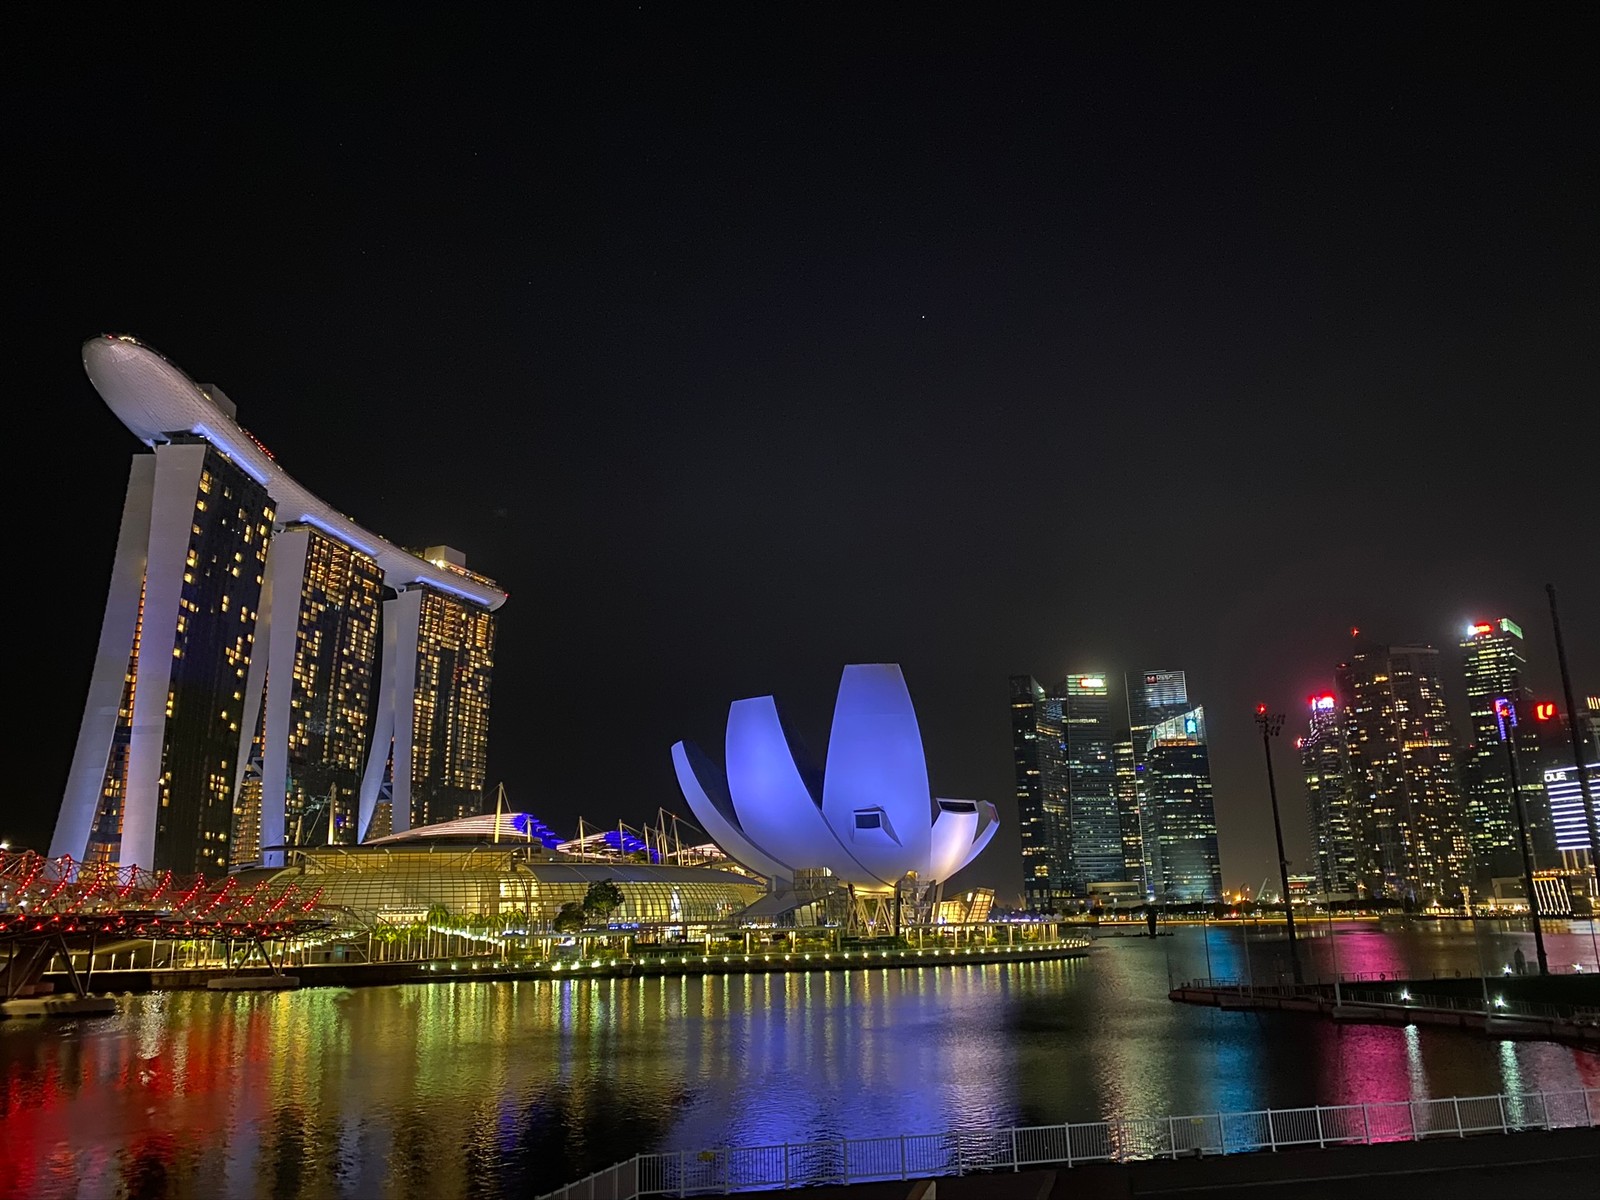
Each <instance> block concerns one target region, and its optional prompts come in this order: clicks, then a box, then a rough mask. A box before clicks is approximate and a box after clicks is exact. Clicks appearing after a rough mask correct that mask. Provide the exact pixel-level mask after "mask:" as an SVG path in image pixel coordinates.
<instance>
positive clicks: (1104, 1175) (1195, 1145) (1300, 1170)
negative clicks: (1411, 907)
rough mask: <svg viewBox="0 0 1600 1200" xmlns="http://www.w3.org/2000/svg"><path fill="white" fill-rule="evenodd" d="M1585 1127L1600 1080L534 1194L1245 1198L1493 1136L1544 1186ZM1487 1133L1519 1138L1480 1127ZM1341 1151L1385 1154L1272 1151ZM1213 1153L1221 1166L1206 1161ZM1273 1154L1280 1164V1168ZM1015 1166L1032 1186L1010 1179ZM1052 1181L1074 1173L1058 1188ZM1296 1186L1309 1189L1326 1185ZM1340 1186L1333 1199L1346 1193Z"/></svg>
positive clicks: (667, 1158) (1145, 1124)
mask: <svg viewBox="0 0 1600 1200" xmlns="http://www.w3.org/2000/svg"><path fill="white" fill-rule="evenodd" d="M1597 1127H1600V1088H1589V1089H1574V1090H1571V1091H1561V1092H1514V1093H1508V1094H1503V1095H1494V1096H1450V1097H1443V1098H1439V1099H1430V1100H1410V1101H1406V1100H1401V1101H1395V1102H1386V1103H1376V1104H1341V1105H1324V1106H1318V1107H1315V1108H1290V1109H1260V1110H1257V1111H1253V1112H1240V1113H1204V1114H1196V1115H1188V1116H1169V1117H1145V1118H1126V1119H1120V1120H1111V1121H1092V1122H1085V1123H1082V1124H1069V1125H1047V1126H1030V1127H1025V1128H1012V1129H957V1130H951V1131H949V1132H946V1133H938V1134H903V1135H900V1136H897V1137H877V1138H840V1139H836V1140H833V1141H827V1142H807V1143H787V1144H784V1145H780V1146H741V1147H724V1148H718V1149H707V1150H702V1151H697V1152H696V1151H687V1150H683V1151H676V1152H673V1151H667V1152H664V1153H659V1154H640V1155H635V1156H634V1157H633V1158H631V1159H628V1160H627V1161H626V1162H621V1163H618V1164H617V1165H616V1166H614V1167H608V1168H606V1169H605V1170H603V1171H597V1172H595V1173H594V1174H593V1175H590V1176H588V1177H587V1178H584V1179H580V1180H578V1181H576V1182H574V1183H571V1184H568V1185H567V1186H566V1187H564V1188H561V1189H559V1190H557V1191H554V1192H551V1193H549V1194H548V1196H547V1197H546V1200H633V1198H634V1197H636V1196H700V1195H716V1194H724V1193H731V1192H744V1191H757V1190H772V1189H793V1188H795V1187H796V1186H804V1187H806V1188H807V1194H815V1195H822V1194H825V1193H820V1192H813V1191H811V1190H810V1189H812V1188H815V1187H816V1186H818V1185H833V1186H834V1187H835V1188H840V1189H842V1190H838V1191H836V1192H835V1194H840V1195H847V1196H852V1197H854V1196H861V1197H869V1196H870V1197H885V1198H887V1197H891V1196H907V1195H908V1194H909V1193H908V1190H907V1187H906V1184H907V1183H908V1182H910V1181H912V1180H925V1179H930V1178H938V1179H939V1184H938V1188H939V1194H940V1195H945V1196H955V1197H963V1196H970V1197H978V1196H984V1197H989V1196H993V1197H1011V1196H1016V1197H1022V1196H1031V1197H1039V1198H1040V1200H1043V1198H1044V1197H1051V1196H1059V1197H1067V1196H1072V1197H1080V1196H1102V1195H1103V1196H1131V1195H1159V1194H1163V1193H1167V1194H1179V1193H1181V1192H1184V1191H1190V1190H1193V1191H1201V1190H1206V1191H1210V1190H1212V1189H1219V1191H1218V1192H1216V1193H1214V1194H1227V1193H1228V1192H1230V1191H1232V1190H1236V1189H1241V1188H1247V1187H1248V1188H1249V1189H1250V1190H1251V1192H1252V1194H1265V1195H1270V1194H1272V1193H1271V1192H1262V1193H1256V1190H1255V1189H1256V1185H1257V1184H1261V1185H1267V1186H1270V1185H1283V1184H1287V1183H1290V1182H1291V1181H1293V1182H1295V1183H1296V1184H1297V1186H1298V1184H1299V1183H1300V1182H1303V1181H1305V1180H1308V1179H1313V1178H1321V1179H1322V1180H1324V1181H1325V1182H1330V1181H1337V1180H1343V1181H1344V1182H1345V1183H1346V1184H1347V1185H1348V1184H1355V1183H1358V1182H1359V1181H1360V1180H1361V1179H1363V1178H1376V1177H1380V1176H1382V1175H1385V1174H1393V1175H1400V1174H1409V1173H1410V1172H1411V1171H1413V1170H1421V1171H1424V1172H1436V1173H1440V1172H1458V1171H1459V1172H1461V1173H1463V1174H1466V1173H1468V1172H1469V1169H1471V1168H1473V1167H1474V1166H1475V1165H1484V1163H1477V1164H1475V1163H1474V1162H1472V1161H1467V1160H1471V1159H1473V1158H1474V1157H1475V1155H1476V1152H1475V1151H1468V1152H1466V1153H1465V1155H1462V1154H1461V1153H1460V1152H1459V1151H1437V1150H1434V1149H1431V1148H1430V1147H1433V1146H1435V1145H1438V1144H1440V1143H1448V1144H1450V1145H1452V1146H1460V1145H1463V1144H1464V1143H1466V1142H1467V1141H1469V1140H1471V1141H1474V1142H1476V1141H1479V1140H1482V1141H1489V1140H1493V1141H1496V1142H1499V1143H1500V1147H1499V1148H1498V1149H1496V1150H1493V1151H1487V1152H1485V1154H1484V1155H1483V1156H1482V1157H1483V1158H1484V1160H1485V1162H1494V1163H1498V1164H1499V1166H1500V1167H1502V1168H1505V1167H1511V1168H1513V1169H1517V1168H1520V1167H1522V1166H1524V1165H1526V1164H1528V1163H1547V1164H1561V1163H1565V1164H1566V1166H1563V1167H1560V1168H1559V1170H1556V1172H1555V1175H1554V1176H1552V1182H1554V1181H1555V1179H1556V1178H1557V1177H1559V1178H1566V1175H1564V1174H1562V1172H1566V1171H1570V1172H1571V1173H1573V1174H1574V1175H1575V1177H1576V1178H1578V1179H1583V1178H1584V1177H1585V1175H1586V1174H1587V1175H1588V1178H1589V1179H1591V1180H1592V1178H1593V1175H1592V1167H1593V1163H1592V1162H1591V1161H1590V1160H1592V1159H1593V1158H1594V1157H1595V1156H1596V1155H1600V1144H1597V1143H1600V1133H1597V1132H1596V1129H1597ZM1558 1130H1562V1131H1570V1136H1566V1137H1563V1138H1560V1139H1558V1140H1559V1141H1560V1142H1561V1144H1562V1146H1563V1147H1564V1148H1563V1149H1562V1151H1561V1153H1559V1154H1552V1152H1551V1147H1552V1146H1554V1145H1556V1141H1554V1140H1550V1139H1548V1138H1542V1139H1538V1140H1541V1141H1543V1145H1534V1144H1533V1142H1534V1140H1535V1139H1536V1135H1535V1133H1534V1132H1533V1131H1541V1132H1542V1133H1543V1134H1545V1135H1548V1134H1550V1133H1551V1132H1553V1131H1558ZM1489 1134H1495V1135H1510V1134H1517V1135H1519V1136H1517V1137H1514V1138H1513V1137H1506V1136H1501V1137H1497V1138H1494V1139H1489V1138H1486V1137H1482V1136H1481V1135H1489ZM1520 1135H1526V1136H1520ZM1408 1145H1409V1146H1411V1147H1413V1149H1412V1151H1411V1152H1410V1153H1407V1152H1406V1151H1405V1150H1403V1149H1400V1148H1398V1147H1403V1146H1408ZM1340 1147H1342V1148H1344V1149H1345V1150H1346V1151H1368V1152H1371V1151H1381V1152H1382V1153H1381V1154H1380V1155H1378V1156H1377V1157H1370V1156H1369V1157H1366V1158H1362V1157H1361V1156H1359V1155H1357V1154H1353V1153H1346V1154H1345V1155H1343V1156H1342V1157H1343V1160H1344V1161H1343V1162H1340V1161H1339V1159H1340V1157H1341V1156H1339V1155H1338V1154H1337V1153H1336V1154H1335V1155H1333V1156H1330V1157H1328V1158H1321V1155H1320V1154H1319V1155H1310V1154H1296V1155H1293V1156H1292V1159H1294V1160H1298V1161H1291V1156H1284V1157H1281V1158H1280V1157H1279V1152H1281V1151H1293V1150H1310V1149H1315V1150H1317V1151H1319V1152H1323V1151H1328V1150H1330V1148H1340ZM1263 1151H1264V1152H1266V1153H1265V1154H1262V1153H1261V1152H1263ZM1236 1156H1237V1160H1236V1161H1235V1158H1236ZM1218 1159H1221V1160H1224V1163H1225V1164H1226V1165H1218V1166H1213V1165H1212V1164H1211V1163H1209V1162H1207V1160H1218ZM1274 1159H1276V1160H1277V1162H1276V1163H1274ZM1319 1159H1320V1161H1317V1160H1319ZM1161 1160H1165V1162H1164V1163H1163V1164H1162V1165H1163V1167H1164V1168H1165V1170H1164V1171H1162V1172H1157V1171H1155V1170H1153V1169H1152V1170H1149V1171H1146V1172H1145V1173H1144V1176H1143V1177H1144V1179H1145V1180H1147V1181H1153V1183H1154V1184H1155V1185H1159V1186H1142V1187H1141V1188H1140V1189H1138V1190H1134V1189H1133V1186H1132V1184H1131V1183H1130V1182H1129V1179H1130V1178H1131V1177H1132V1176H1131V1175H1130V1174H1129V1168H1128V1165H1127V1164H1130V1163H1144V1164H1145V1165H1146V1166H1147V1167H1153V1166H1154V1164H1155V1163H1156V1162H1159V1161H1161ZM1258 1160H1261V1161H1258ZM1251 1163H1256V1164H1257V1165H1253V1166H1252V1165H1250V1164H1251ZM1283 1163H1289V1164H1290V1165H1288V1166H1287V1167H1284V1166H1282V1165H1281V1164H1283ZM1574 1164H1575V1165H1574ZM1040 1168H1048V1169H1045V1170H1041V1169H1040ZM1119 1172H1121V1173H1122V1174H1121V1175H1119V1174H1118V1173H1119ZM1024 1173H1027V1175H1028V1176H1029V1177H1030V1181H1031V1182H1030V1183H1024V1182H1022V1180H1021V1178H1020V1177H1021V1176H1022V1175H1023V1174H1024ZM1208 1174H1209V1178H1207V1175H1208ZM952 1176H954V1177H960V1176H969V1177H973V1176H976V1177H978V1178H968V1179H966V1180H961V1179H959V1178H957V1179H956V1180H954V1181H953V1182H950V1183H949V1184H948V1186H947V1185H946V1182H945V1177H952ZM1185 1176H1187V1177H1188V1181H1187V1182H1185V1180H1184V1177H1185ZM1453 1178H1454V1177H1453V1176H1452V1180H1453ZM1119 1179H1120V1180H1121V1182H1118V1180H1119ZM1063 1180H1069V1181H1070V1182H1068V1183H1067V1184H1065V1186H1063ZM1014 1188H1016V1189H1020V1190H1013V1189H1014ZM1096 1188H1100V1189H1102V1190H1095V1189H1096ZM1452 1188H1454V1183H1453V1182H1452ZM1103 1189H1110V1190H1103ZM1118 1189H1120V1190H1118ZM1406 1190H1407V1191H1408V1192H1409V1191H1412V1190H1415V1189H1413V1188H1409V1187H1408V1188H1407V1189H1406ZM1514 1190H1521V1189H1514ZM1284 1194H1287V1193H1284ZM1294 1194H1295V1195H1296V1196H1297V1197H1305V1196H1308V1195H1313V1194H1316V1195H1320V1194H1329V1195H1332V1194H1333V1193H1309V1192H1301V1191H1296V1192H1295V1193H1294ZM1379 1194H1388V1193H1386V1192H1383V1191H1380V1192H1379ZM1457 1194H1458V1195H1464V1194H1465V1193H1457ZM1339 1195H1340V1196H1341V1197H1343V1196H1346V1195H1348V1192H1340V1193H1339Z"/></svg>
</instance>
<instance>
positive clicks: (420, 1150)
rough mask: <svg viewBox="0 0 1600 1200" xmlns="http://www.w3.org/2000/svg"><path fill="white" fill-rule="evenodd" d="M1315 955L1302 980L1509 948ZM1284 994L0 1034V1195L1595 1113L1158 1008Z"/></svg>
mask: <svg viewBox="0 0 1600 1200" xmlns="http://www.w3.org/2000/svg"><path fill="white" fill-rule="evenodd" d="M1307 932H1308V933H1309V934H1310V936H1309V937H1308V938H1307V941H1306V954H1307V958H1308V961H1309V962H1310V964H1311V967H1312V971H1313V973H1315V971H1316V969H1317V966H1318V965H1319V964H1326V963H1328V962H1331V957H1332V955H1333V954H1334V953H1335V952H1336V953H1337V954H1338V956H1339V958H1340V965H1341V967H1342V969H1343V970H1345V971H1347V972H1349V971H1357V970H1360V971H1369V972H1374V973H1376V972H1379V971H1383V972H1406V971H1409V972H1411V973H1415V974H1431V973H1434V972H1438V973H1441V974H1450V973H1453V972H1456V971H1460V972H1462V973H1465V974H1471V973H1473V970H1474V969H1475V968H1474V965H1473V964H1474V963H1475V962H1476V961H1478V960H1479V959H1480V958H1481V957H1482V956H1483V955H1484V954H1485V953H1487V954H1488V955H1489V956H1490V958H1491V960H1494V961H1498V959H1497V956H1498V957H1505V956H1507V955H1508V954H1509V953H1510V950H1511V948H1512V947H1513V943H1515V944H1520V941H1519V940H1518V938H1517V936H1516V935H1510V934H1487V933H1486V934H1485V935H1484V936H1483V937H1480V938H1479V939H1478V940H1477V941H1476V942H1474V940H1473V939H1471V938H1470V937H1464V936H1462V935H1461V934H1460V933H1459V932H1457V931H1454V930H1451V929H1448V928H1432V927H1428V926H1421V925H1419V926H1415V927H1412V928H1410V929H1407V930H1404V931H1395V930H1380V929H1378V928H1376V927H1371V926H1367V927H1345V928H1342V929H1341V930H1340V932H1339V935H1338V937H1337V938H1330V937H1328V936H1327V931H1326V930H1317V929H1315V928H1312V929H1310V930H1308V931H1307ZM1580 942H1581V943H1583V945H1584V946H1587V944H1588V938H1587V937H1583V938H1581V939H1580V938H1571V939H1569V940H1568V941H1566V942H1563V941H1560V940H1556V941H1555V943H1554V944H1553V946H1552V957H1553V958H1554V959H1555V960H1556V961H1558V962H1561V961H1564V958H1562V957H1560V956H1567V957H1571V956H1573V955H1576V954H1577V953H1578V950H1579V943H1580ZM1528 957H1529V958H1531V951H1530V952H1529V954H1528ZM1582 961H1584V962H1585V963H1586V964H1587V963H1588V962H1590V961H1591V959H1590V958H1589V957H1587V956H1586V957H1584V958H1583V959H1582ZM1208 963H1209V967H1208V965H1207V964H1208ZM1282 969H1283V959H1282V945H1281V941H1275V940H1272V935H1271V933H1270V932H1269V933H1267V934H1263V935H1261V936H1259V937H1257V936H1256V935H1252V934H1250V933H1248V931H1243V930H1240V929H1239V928H1238V927H1232V928H1215V927H1213V928H1211V929H1209V930H1203V929H1186V930H1183V931H1181V932H1180V933H1178V934H1177V935H1175V936H1174V937H1171V938H1160V939H1155V940H1145V939H1133V938H1130V939H1123V940H1117V941H1107V942H1104V943H1102V945H1101V946H1100V947H1099V948H1098V949H1097V950H1096V952H1095V955H1094V957H1093V958H1092V959H1090V960H1088V961H1079V962H1055V963H1034V964H1011V965H1006V966H999V965H990V966H972V967H948V966H947V967H928V968H921V969H918V970H915V971H901V970H887V969H880V970H862V971H849V972H829V973H821V972H819V973H815V974H807V975H747V976H739V975H735V976H726V977H710V978H706V979H640V980H587V981H586V980H563V981H561V982H559V983H544V982H524V983H465V984H436V985H423V986H415V987H399V988H369V989H356V990H349V991H345V990H331V989H311V990H307V991H303V992H299V993H294V994H276V995H268V994H254V995H252V994H238V995H222V994H214V993H204V992H179V993H167V994H163V995H154V996H145V997H135V998H130V999H128V1000H127V1001H126V1002H125V1008H124V1010H123V1012H122V1013H120V1014H119V1015H118V1016H116V1017H108V1018H102V1019H96V1020H92V1021H82V1022H69V1023H59V1024H57V1023H42V1022H22V1021H9V1022H5V1023H3V1024H0V1195H5V1196H11V1195H25V1196H31V1197H40V1198H41V1200H43V1198H51V1197H68V1196H72V1197H77V1198H78V1200H93V1198H98V1197H102V1196H105V1197H110V1196H128V1197H139V1198H142V1197H157V1196H172V1197H208V1198H209V1197H215V1196H239V1197H269V1196H270V1197H274V1198H285V1200H290V1198H293V1200H298V1198H307V1200H309V1198H313V1197H316V1198H320V1197H338V1198H349V1200H370V1198H377V1197H386V1198H387V1197H393V1198H396V1200H400V1198H410V1197H416V1198H418V1200H422V1198H424V1197H426V1198H428V1200H432V1198H433V1197H437V1196H442V1195H471V1196H476V1197H485V1198H489V1197H500V1196H506V1197H510V1196H527V1195H530V1194H535V1193H537V1192H539V1191H542V1190H545V1189H546V1188H548V1187H551V1186H554V1185H556V1184H559V1183H561V1182H565V1181H566V1180H568V1179H571V1178H573V1177H575V1176H578V1175H581V1174H584V1173H586V1172H587V1171H589V1170H592V1169H594V1168H596V1167H599V1166H604V1165H607V1164H609V1163H611V1162H613V1161H616V1160H618V1159H621V1158H626V1157H628V1156H629V1155H631V1154H633V1153H635V1152H637V1151H640V1150H651V1149H696V1150H698V1149H701V1148H703V1147H707V1146H713V1145H722V1144H734V1145H753V1144H769V1143H777V1142H784V1141H788V1142H802V1141H810V1140H814V1139H819V1138H836V1137H844V1136H855V1137H859V1136H870V1135H873V1134H891V1133H899V1132H914V1131H928V1130H936V1129H941V1128H944V1127H946V1126H949V1125H951V1124H960V1123H967V1124H975V1125H1005V1124H1011V1123H1017V1122H1021V1123H1025V1124H1035V1123H1052V1122H1059V1121H1067V1120H1092V1119H1096V1118H1098V1117H1100V1116H1104V1115H1148V1114H1165V1113H1192V1112H1210V1111H1215V1110H1218V1109H1223V1110H1240V1109H1251V1108H1259V1107H1263V1106H1269V1105H1279V1106H1282V1105H1297V1104H1308V1103H1316V1102H1321V1103H1348V1102H1358V1101H1363V1100H1369V1101H1378V1100H1399V1099H1406V1098H1420V1097H1424V1096H1441V1095H1451V1094H1459V1095H1470V1094H1481V1093H1486V1092H1496V1091H1501V1090H1514V1089H1534V1088H1565V1087H1575V1086H1589V1087H1593V1086H1600V1062H1597V1061H1596V1058H1595V1056H1593V1055H1588V1054H1585V1053H1583V1052H1581V1051H1576V1050H1573V1049H1570V1048H1566V1047H1562V1046H1556V1045H1552V1044H1548V1043H1512V1042H1491V1041H1487V1040H1484V1039H1482V1038H1480V1037H1477V1036H1474V1035H1470V1034H1465V1033H1459V1032H1451V1031H1448V1030H1442V1029H1431V1028H1389V1027H1375V1026H1345V1027H1336V1026H1333V1025H1331V1024H1326V1023H1323V1022H1319V1021H1315V1020H1312V1019H1309V1018H1304V1017H1296V1016H1264V1015H1260V1014H1247V1013H1225V1012H1220V1011H1218V1010H1215V1009H1206V1008H1195V1007H1190V1006H1186V1005H1178V1004H1173V1003H1170V1002H1169V1001H1168V1000H1167V999H1166V985H1167V980H1168V978H1169V977H1195V976H1200V975H1204V974H1207V973H1208V970H1209V972H1210V973H1211V974H1213V975H1215V976H1218V977H1221V976H1230V977H1235V978H1241V977H1244V976H1245V975H1246V974H1247V973H1250V974H1253V975H1254V976H1255V977H1257V978H1258V979H1260V980H1261V981H1263V982H1265V981H1266V979H1267V978H1268V977H1271V976H1273V975H1275V974H1277V973H1279V972H1281V970H1282Z"/></svg>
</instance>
